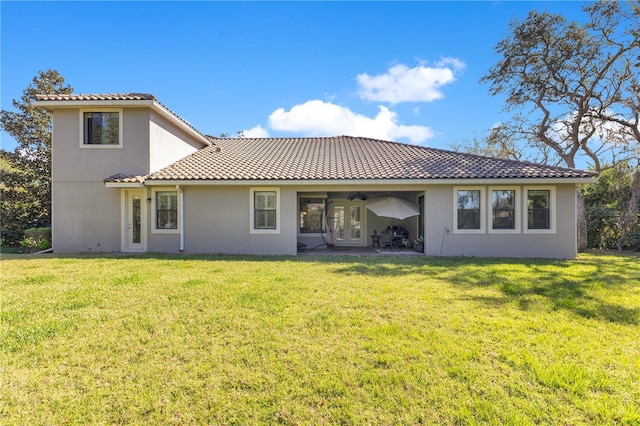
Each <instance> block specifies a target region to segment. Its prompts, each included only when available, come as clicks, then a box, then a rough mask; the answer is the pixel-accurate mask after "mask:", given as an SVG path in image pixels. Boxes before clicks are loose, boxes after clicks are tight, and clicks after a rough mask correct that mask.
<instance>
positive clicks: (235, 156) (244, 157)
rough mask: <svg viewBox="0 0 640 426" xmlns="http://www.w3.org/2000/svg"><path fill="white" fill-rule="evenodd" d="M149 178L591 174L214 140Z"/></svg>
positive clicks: (353, 142) (410, 148) (415, 152)
mask: <svg viewBox="0 0 640 426" xmlns="http://www.w3.org/2000/svg"><path fill="white" fill-rule="evenodd" d="M215 143H216V145H217V146H213V147H208V148H204V149H202V150H200V151H198V152H195V153H193V154H191V155H190V156H188V157H186V158H184V159H182V160H179V161H177V162H176V163H174V164H172V165H170V166H168V167H165V168H164V169H162V170H159V171H157V172H155V173H152V174H151V175H149V176H147V179H149V180H336V179H337V180H374V179H490V178H587V177H592V176H595V173H592V172H585V171H581V170H574V169H568V168H562V167H554V166H546V165H540V164H534V163H529V162H518V161H512V160H505V159H499V158H489V157H481V156H476V155H471V154H465V153H459V152H452V151H445V150H441V149H434V148H426V147H421V146H415V145H407V144H401V143H398V142H389V141H383V140H377V139H369V138H362V137H351V136H335V137H317V138H256V139H252V138H239V139H224V138H216V139H215Z"/></svg>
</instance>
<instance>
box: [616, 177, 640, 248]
mask: <svg viewBox="0 0 640 426" xmlns="http://www.w3.org/2000/svg"><path fill="white" fill-rule="evenodd" d="M630 191H631V195H630V197H629V202H628V203H627V208H625V209H624V211H623V212H622V214H621V215H620V238H618V250H619V251H622V249H623V248H624V240H625V239H626V237H627V234H628V233H629V230H630V229H631V227H633V225H635V223H636V221H637V220H638V204H639V203H640V166H638V167H637V168H636V171H635V172H634V173H633V178H632V180H631V190H630Z"/></svg>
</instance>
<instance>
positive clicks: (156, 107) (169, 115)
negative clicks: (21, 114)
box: [33, 99, 211, 146]
mask: <svg viewBox="0 0 640 426" xmlns="http://www.w3.org/2000/svg"><path fill="white" fill-rule="evenodd" d="M33 105H35V106H37V107H41V108H44V109H46V110H47V111H53V110H54V109H62V108H87V107H110V108H113V107H120V108H126V107H133V108H143V107H147V108H151V109H152V110H153V111H155V112H157V113H158V114H160V115H161V116H162V117H164V118H165V119H167V120H168V121H169V122H171V123H172V124H174V125H176V126H177V127H179V128H180V129H182V130H184V131H185V132H186V133H187V134H189V135H190V136H192V137H193V138H195V139H196V140H198V141H199V142H201V143H202V144H203V145H205V146H210V145H211V141H210V140H209V139H207V138H206V137H205V136H204V135H203V134H202V133H200V132H198V131H197V130H196V129H195V128H193V127H191V126H190V125H189V124H188V123H187V122H186V121H184V120H183V119H181V118H180V117H178V116H177V115H176V114H174V113H173V112H171V111H170V110H169V109H168V108H167V107H165V106H164V105H162V104H161V103H159V102H158V101H155V100H152V99H132V100H110V99H103V100H51V101H34V102H33Z"/></svg>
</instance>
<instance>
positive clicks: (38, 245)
mask: <svg viewBox="0 0 640 426" xmlns="http://www.w3.org/2000/svg"><path fill="white" fill-rule="evenodd" d="M20 245H21V246H22V247H27V248H34V249H39V250H44V249H48V248H50V247H51V228H29V229H27V230H26V231H24V238H23V239H22V242H21V243H20Z"/></svg>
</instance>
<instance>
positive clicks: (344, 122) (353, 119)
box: [269, 99, 434, 144]
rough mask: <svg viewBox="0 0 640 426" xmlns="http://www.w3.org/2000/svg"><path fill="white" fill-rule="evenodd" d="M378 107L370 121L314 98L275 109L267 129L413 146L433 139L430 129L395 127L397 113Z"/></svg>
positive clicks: (400, 125) (343, 108) (367, 118)
mask: <svg viewBox="0 0 640 426" xmlns="http://www.w3.org/2000/svg"><path fill="white" fill-rule="evenodd" d="M379 108H380V111H379V112H378V114H377V115H376V116H375V117H373V118H371V117H367V116H365V115H361V114H356V113H354V112H352V111H351V110H349V109H348V108H345V107H342V106H339V105H335V104H333V103H330V102H324V101H321V100H318V99H316V100H311V101H307V102H305V103H304V104H300V105H295V106H293V107H292V108H291V110H289V111H285V110H284V108H279V109H277V110H275V111H274V112H273V113H271V115H270V116H269V126H270V127H271V128H272V129H273V130H278V131H288V132H296V133H302V134H304V135H307V136H335V135H351V136H364V137H370V138H377V139H385V140H397V139H404V138H406V139H407V140H409V141H410V142H411V143H416V144H419V143H423V142H424V141H426V140H427V139H429V138H432V137H433V136H434V133H433V131H432V130H431V129H430V128H429V127H426V126H417V125H413V126H405V125H402V124H398V114H397V113H395V112H393V111H391V110H389V109H388V108H386V107H384V106H379Z"/></svg>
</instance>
